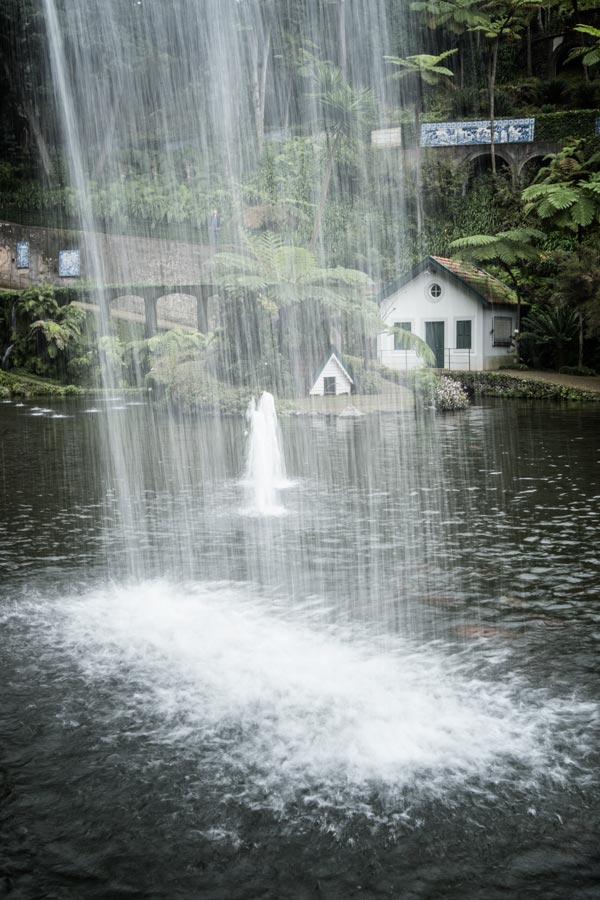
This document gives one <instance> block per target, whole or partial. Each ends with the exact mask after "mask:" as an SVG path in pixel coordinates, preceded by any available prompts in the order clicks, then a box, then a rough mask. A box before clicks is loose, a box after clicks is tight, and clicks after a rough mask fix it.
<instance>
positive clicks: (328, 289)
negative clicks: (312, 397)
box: [210, 232, 381, 387]
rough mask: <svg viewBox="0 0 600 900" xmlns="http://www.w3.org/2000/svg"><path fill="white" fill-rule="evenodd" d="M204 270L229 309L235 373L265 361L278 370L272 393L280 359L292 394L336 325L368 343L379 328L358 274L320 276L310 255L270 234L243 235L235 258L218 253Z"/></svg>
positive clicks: (280, 379)
mask: <svg viewBox="0 0 600 900" xmlns="http://www.w3.org/2000/svg"><path fill="white" fill-rule="evenodd" d="M210 267H211V270H212V272H213V279H214V282H215V284H217V285H220V286H221V287H222V288H223V290H224V291H225V292H226V293H227V294H229V296H230V297H231V298H232V299H234V300H235V301H236V304H235V306H234V307H229V314H230V316H231V318H232V329H233V334H234V338H233V340H232V350H231V353H232V355H233V356H235V357H236V365H238V366H241V365H244V366H247V367H249V368H252V367H253V366H255V361H256V359H257V357H259V356H262V357H264V359H265V362H266V363H268V365H273V366H274V367H275V368H276V370H277V371H276V372H275V373H274V376H273V377H276V384H275V386H276V387H279V386H281V385H285V383H286V376H287V375H288V374H289V373H288V371H287V370H285V367H284V366H283V365H282V359H283V358H284V357H286V356H287V357H288V359H289V362H290V366H291V368H293V370H294V371H293V376H294V379H295V382H296V386H298V385H299V384H300V382H301V380H302V371H301V369H302V366H303V365H304V364H305V360H303V359H302V358H301V357H303V356H304V357H307V358H310V359H311V361H312V362H313V363H314V361H315V359H316V357H317V356H319V355H320V354H321V353H322V351H323V350H324V349H325V348H326V347H327V346H329V344H330V342H331V341H330V332H331V330H332V329H333V328H334V327H335V326H337V324H338V323H339V322H346V323H348V324H349V328H350V329H351V331H352V333H353V335H360V334H362V335H365V336H372V335H375V334H376V333H377V331H378V330H380V328H381V319H380V318H379V314H378V310H377V306H376V304H375V303H374V302H373V301H372V300H370V298H369V294H370V281H369V278H368V276H367V275H365V273H364V272H360V271H358V270H357V269H346V268H342V267H341V266H336V267H332V268H322V267H321V266H319V264H318V262H317V260H316V258H315V256H314V254H313V253H311V252H310V250H307V249H306V248H305V247H294V246H289V245H287V244H285V243H284V242H283V240H282V239H281V238H280V237H279V236H278V235H275V234H272V233H270V232H264V233H263V234H260V235H244V236H243V247H242V252H240V253H231V252H222V253H217V254H216V255H215V256H214V257H213V258H212V260H211V262H210ZM265 314H266V315H265ZM269 323H270V324H269ZM294 328H295V329H296V330H295V331H294ZM301 346H302V348H303V349H302V350H301V349H300V348H301ZM290 349H292V350H293V351H295V352H294V353H290ZM238 374H240V373H238Z"/></svg>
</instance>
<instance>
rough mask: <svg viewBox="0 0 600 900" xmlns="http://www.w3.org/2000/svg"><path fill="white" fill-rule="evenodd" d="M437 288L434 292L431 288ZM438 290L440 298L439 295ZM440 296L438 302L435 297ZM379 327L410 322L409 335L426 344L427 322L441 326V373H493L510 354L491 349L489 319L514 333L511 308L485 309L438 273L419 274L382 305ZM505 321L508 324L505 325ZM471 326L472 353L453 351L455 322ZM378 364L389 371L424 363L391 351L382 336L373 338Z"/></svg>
mask: <svg viewBox="0 0 600 900" xmlns="http://www.w3.org/2000/svg"><path fill="white" fill-rule="evenodd" d="M434 286H437V287H434ZM439 289H441V292H440V291H439ZM438 293H439V296H435V295H436V294H438ZM381 316H382V319H383V321H384V324H385V325H387V326H388V327H393V326H394V324H395V323H396V322H410V323H411V331H412V333H413V334H416V335H418V337H420V338H422V339H423V340H426V334H427V325H426V323H427V322H441V323H443V326H444V344H443V345H444V368H446V369H463V370H464V369H469V368H470V369H472V370H484V369H495V368H498V366H499V364H500V363H501V362H502V361H503V360H506V359H507V358H508V357H509V356H510V355H512V353H514V351H512V352H511V348H510V346H494V333H493V330H494V317H496V316H499V317H502V318H503V319H504V320H505V321H502V322H500V323H498V328H500V327H502V328H505V329H506V328H508V329H509V333H510V334H512V331H513V329H514V327H515V316H516V309H515V307H514V306H500V305H497V306H494V307H493V308H492V307H487V306H484V304H483V303H482V302H481V300H479V299H478V298H477V297H474V296H473V295H472V294H471V293H470V292H469V291H467V290H466V289H463V288H462V286H461V285H460V283H459V282H456V281H454V279H452V278H451V277H450V276H446V275H445V273H443V272H433V273H427V272H421V273H420V274H419V275H417V276H415V278H414V279H413V280H412V281H411V282H409V283H408V284H406V285H404V287H402V288H401V289H400V290H399V291H397V292H396V293H395V294H392V295H391V296H390V297H388V298H387V299H386V300H384V301H383V303H382V305H381ZM506 319H510V324H509V323H508V322H507V321H506ZM461 321H463V322H464V321H470V322H471V349H470V351H469V350H467V349H456V347H457V322H461ZM377 354H378V359H379V362H380V363H382V365H384V366H388V367H389V368H390V369H399V370H409V369H415V368H420V367H421V366H422V365H423V362H422V361H421V359H420V358H419V356H418V355H417V354H416V352H415V351H412V350H402V349H399V350H396V349H394V335H393V334H391V333H388V332H383V333H381V334H380V335H379V336H378V338H377Z"/></svg>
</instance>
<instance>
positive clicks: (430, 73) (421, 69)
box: [383, 47, 457, 232]
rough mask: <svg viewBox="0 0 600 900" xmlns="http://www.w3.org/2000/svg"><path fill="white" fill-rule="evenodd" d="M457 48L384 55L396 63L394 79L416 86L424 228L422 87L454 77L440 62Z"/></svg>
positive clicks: (419, 225)
mask: <svg viewBox="0 0 600 900" xmlns="http://www.w3.org/2000/svg"><path fill="white" fill-rule="evenodd" d="M456 52H457V48H456V47H455V48H454V49H453V50H446V51H445V52H444V53H440V54H439V55H438V56H432V55H431V54H430V53H418V54H416V55H415V56H407V57H405V58H404V59H402V58H401V57H399V56H384V57H383V58H384V59H385V61H386V62H388V63H390V65H392V66H396V68H397V71H396V72H394V73H393V75H391V76H390V78H392V79H394V80H404V79H408V80H409V81H410V82H412V86H413V88H414V114H415V162H416V179H415V184H416V194H417V230H418V231H419V232H421V228H422V224H423V209H422V202H421V135H420V130H421V129H420V121H421V113H422V111H423V87H424V85H437V84H440V83H443V82H445V81H446V80H447V79H448V78H454V72H453V71H452V70H451V69H447V68H446V67H445V66H441V65H440V63H441V62H442V61H443V60H444V59H447V57H449V56H452V54H454V53H456Z"/></svg>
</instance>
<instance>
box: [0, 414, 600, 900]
mask: <svg viewBox="0 0 600 900" xmlns="http://www.w3.org/2000/svg"><path fill="white" fill-rule="evenodd" d="M40 406H42V405H41V404H40ZM34 407H35V404H33V403H27V404H25V405H22V406H18V405H16V404H14V403H4V404H2V405H0V441H1V443H0V484H1V485H2V494H1V496H2V502H1V507H0V566H1V568H2V586H1V592H0V597H1V604H2V605H1V610H0V619H1V622H2V634H3V640H2V654H1V657H0V666H1V679H2V681H1V683H2V686H3V691H2V698H1V701H0V735H1V738H0V740H1V746H0V777H1V781H0V791H1V792H2V794H1V796H2V807H1V813H0V815H1V818H0V834H1V838H2V839H1V840H0V896H10V897H12V898H27V900H30V898H31V900H32V898H34V897H40V898H41V897H44V898H60V900H71V898H73V900H79V898H84V897H85V898H88V897H89V898H107V900H108V898H111V900H112V898H115V897H120V896H131V897H153V898H154V897H155V898H196V897H198V898H200V897H201V898H210V900H212V898H215V900H216V898H227V900H229V898H238V897H239V898H248V900H250V898H252V900H254V898H258V897H261V898H262V897H264V898H267V897H269V898H288V897H289V898H321V897H327V898H340V900H341V898H353V897H369V898H380V897H381V898H383V897H393V898H403V900H404V898H436V900H437V898H453V900H470V898H478V900H479V898H481V900H495V898H500V897H503V898H504V897H507V896H510V897H511V898H523V900H528V898H533V897H540V898H556V900H558V898H560V900H563V898H570V900H571V898H592V897H597V896H600V860H599V851H598V847H599V846H600V842H599V830H600V791H599V788H598V783H597V765H598V709H597V701H598V674H599V669H600V664H599V662H598V652H597V651H598V640H599V638H600V624H599V623H600V611H599V608H598V602H599V590H598V589H599V584H600V554H598V535H599V530H600V510H599V506H598V500H599V499H600V447H599V444H598V433H599V425H600V412H599V411H598V410H597V409H596V408H595V407H592V406H590V407H582V408H574V407H558V406H546V405H530V404H520V403H516V402H511V403H491V404H489V405H485V406H479V407H474V408H473V409H471V410H469V411H467V412H465V413H461V414H458V415H453V416H446V417H442V416H437V417H435V416H429V415H426V416H424V417H418V418H415V417H414V416H412V415H409V414H399V415H387V416H382V417H368V418H366V419H363V420H359V421H343V420H325V419H288V420H284V421H283V423H282V430H283V438H284V445H285V453H286V459H287V469H288V476H289V478H290V480H291V481H292V486H291V487H289V489H287V490H286V491H284V492H282V495H281V496H282V502H283V505H284V506H285V509H286V512H287V514H286V515H284V516H281V517H278V518H257V517H254V516H251V515H248V514H247V502H246V497H245V493H244V488H243V486H242V485H241V484H240V474H241V472H242V470H243V459H244V440H245V438H244V423H243V421H239V422H238V421H235V420H227V421H224V422H222V423H220V422H218V421H215V420H209V421H205V422H201V421H199V422H193V423H192V422H187V423H186V422H181V421H175V420H171V419H168V418H164V417H162V416H161V415H160V414H159V413H157V412H156V411H155V410H153V409H151V408H147V407H146V406H144V405H136V404H134V403H131V402H128V401H127V399H121V400H115V401H110V402H108V403H107V402H105V401H104V402H99V401H98V402H96V403H95V404H94V405H92V403H90V402H88V403H80V402H77V401H69V402H68V403H63V404H60V405H54V406H53V407H52V408H51V409H46V411H44V408H42V409H35V408H34ZM92 409H94V410H96V411H95V412H91V411H90V410H92ZM57 416H61V417H60V418H59V417H57ZM109 425H110V427H112V428H113V429H115V433H116V434H117V435H118V436H119V446H120V447H123V448H124V449H125V461H124V464H123V466H122V467H117V468H116V469H115V468H113V469H111V468H110V467H109V466H107V462H106V449H105V447H106V430H107V427H108V426H109Z"/></svg>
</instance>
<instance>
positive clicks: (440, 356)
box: [425, 322, 444, 369]
mask: <svg viewBox="0 0 600 900" xmlns="http://www.w3.org/2000/svg"><path fill="white" fill-rule="evenodd" d="M425 341H426V343H427V344H428V345H429V346H430V347H431V349H432V350H433V352H434V354H435V367H436V369H443V368H444V323H443V322H425Z"/></svg>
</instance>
